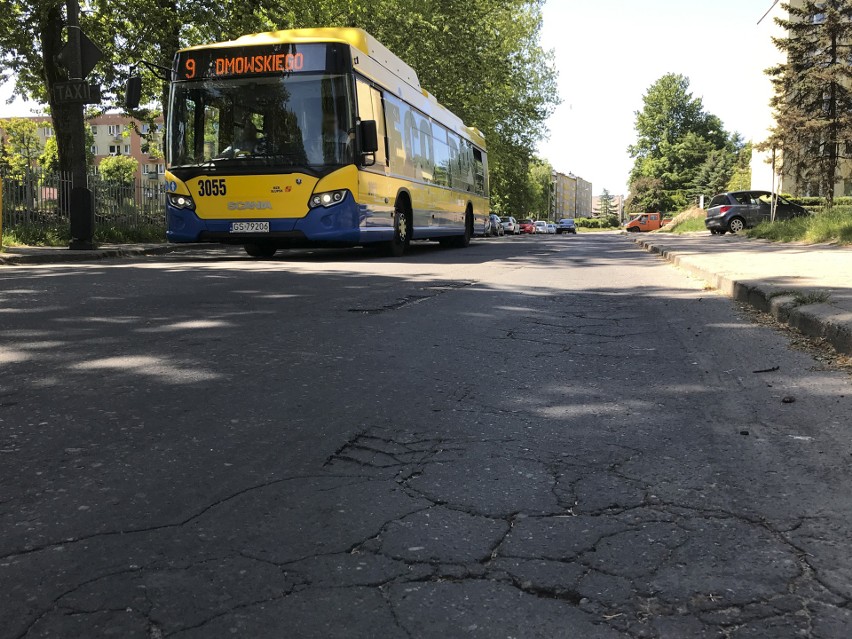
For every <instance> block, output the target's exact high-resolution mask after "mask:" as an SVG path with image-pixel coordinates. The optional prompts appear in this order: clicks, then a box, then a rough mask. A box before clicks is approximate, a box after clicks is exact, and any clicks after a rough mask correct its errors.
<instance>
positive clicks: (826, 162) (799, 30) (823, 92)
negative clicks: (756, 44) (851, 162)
mask: <svg viewBox="0 0 852 639" xmlns="http://www.w3.org/2000/svg"><path fill="white" fill-rule="evenodd" d="M781 6H782V7H783V8H784V9H785V10H786V11H787V12H788V16H789V17H788V19H780V18H779V19H776V22H777V23H778V24H779V25H780V26H781V27H783V28H784V29H786V31H787V36H786V37H783V38H775V39H774V40H773V41H774V42H775V44H776V46H777V47H778V48H779V49H780V50H781V51H782V52H784V53H785V54H786V61H785V62H783V63H782V64H779V65H777V66H775V67H772V68H771V69H769V70H768V71H767V73H768V74H769V75H770V77H771V78H772V83H773V85H774V88H775V95H774V97H773V98H772V101H771V104H772V106H773V108H774V116H775V126H774V127H773V129H772V131H771V135H770V137H769V139H768V140H766V141H765V142H764V143H763V144H761V148H764V149H766V148H775V149H778V150H780V151H781V154H780V158H781V163H782V170H783V172H784V173H786V174H788V175H793V176H794V177H795V179H796V182H797V183H805V184H811V185H813V186H814V187H816V190H817V191H818V194H819V195H823V196H824V197H825V198H826V199H827V200H828V203H829V205H831V202H832V200H833V198H834V187H835V183H836V182H837V180H838V178H839V177H840V176H839V169H840V164H841V163H840V160H841V159H843V158H849V157H852V144H850V141H852V90H850V87H852V66H850V64H849V60H850V53H852V0H802V2H800V3H796V4H792V3H790V4H782V5H781Z"/></svg>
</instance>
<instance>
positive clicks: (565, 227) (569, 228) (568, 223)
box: [556, 217, 577, 235]
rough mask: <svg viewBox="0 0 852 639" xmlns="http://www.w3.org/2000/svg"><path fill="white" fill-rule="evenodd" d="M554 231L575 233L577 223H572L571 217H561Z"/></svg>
mask: <svg viewBox="0 0 852 639" xmlns="http://www.w3.org/2000/svg"><path fill="white" fill-rule="evenodd" d="M556 232H557V233H559V234H561V233H573V234H574V235H576V234H577V225H576V224H575V223H574V218H573V217H563V218H562V219H561V220H559V224H557V225H556Z"/></svg>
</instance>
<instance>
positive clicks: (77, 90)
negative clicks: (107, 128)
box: [53, 0, 103, 250]
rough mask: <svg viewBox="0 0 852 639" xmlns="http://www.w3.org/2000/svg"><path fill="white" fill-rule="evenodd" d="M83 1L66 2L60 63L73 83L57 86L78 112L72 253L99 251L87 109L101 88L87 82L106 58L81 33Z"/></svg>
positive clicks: (59, 97) (59, 96)
mask: <svg viewBox="0 0 852 639" xmlns="http://www.w3.org/2000/svg"><path fill="white" fill-rule="evenodd" d="M78 3H79V0H66V3H65V8H66V10H67V12H68V43H67V44H66V45H65V46H64V47H63V48H62V51H61V52H60V54H59V59H60V62H61V63H62V64H63V65H64V66H65V68H66V69H68V75H69V78H70V79H69V81H68V82H59V83H57V84H55V85H54V86H53V97H54V100H55V101H56V102H57V104H67V105H68V108H69V109H72V110H73V111H74V122H73V126H74V131H73V135H74V137H75V138H76V139H75V144H74V145H73V146H74V149H75V151H76V152H77V153H78V154H79V155H80V157H76V158H73V166H74V170H73V172H72V188H71V198H70V214H71V243H70V244H69V245H68V248H69V249H72V250H91V249H94V248H95V244H94V238H95V208H94V204H93V201H92V192H91V191H90V190H89V187H88V176H87V174H86V157H85V154H86V151H85V148H86V133H85V125H84V121H83V105H84V104H93V103H97V102H100V87H98V86H90V85H89V84H88V82H86V80H85V78H86V76H87V75H89V73H91V71H92V69H94V68H95V65H96V64H97V63H98V61H99V60H100V59H101V58H102V57H103V53H102V52H101V50H100V49H99V48H98V47H97V46H96V45H95V43H94V42H92V41H91V40H89V38H87V37H86V35H85V34H84V33H83V32H82V31H81V30H80V6H79V4H78Z"/></svg>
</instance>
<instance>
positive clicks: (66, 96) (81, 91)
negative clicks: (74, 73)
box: [53, 80, 101, 104]
mask: <svg viewBox="0 0 852 639" xmlns="http://www.w3.org/2000/svg"><path fill="white" fill-rule="evenodd" d="M53 99H54V100H56V102H57V103H60V104H66V103H69V102H80V103H82V104H99V103H100V101H101V87H100V86H99V85H97V84H89V83H88V82H86V81H85V80H71V81H70V82H57V83H56V84H54V85H53Z"/></svg>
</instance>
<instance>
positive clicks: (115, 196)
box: [0, 171, 166, 229]
mask: <svg viewBox="0 0 852 639" xmlns="http://www.w3.org/2000/svg"><path fill="white" fill-rule="evenodd" d="M0 179H2V180H3V211H2V215H3V228H4V229H13V228H15V227H18V226H32V227H43V228H50V227H56V226H63V225H68V224H70V219H69V215H68V211H67V206H65V203H66V202H69V201H70V196H71V174H70V173H62V172H55V173H49V172H46V171H30V172H28V173H26V174H25V175H23V176H18V177H6V176H3V177H2V178H0ZM88 186H89V189H90V190H91V191H92V200H93V202H94V209H95V225H96V226H101V227H114V228H121V229H138V228H143V227H150V226H161V227H163V228H165V223H166V222H165V210H166V203H165V202H166V192H165V187H164V184H163V183H162V182H160V181H159V180H142V181H139V180H135V181H134V182H133V183H132V184H116V183H114V182H108V181H106V180H104V179H103V178H102V177H101V176H100V175H98V174H90V175H89V176H88Z"/></svg>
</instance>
